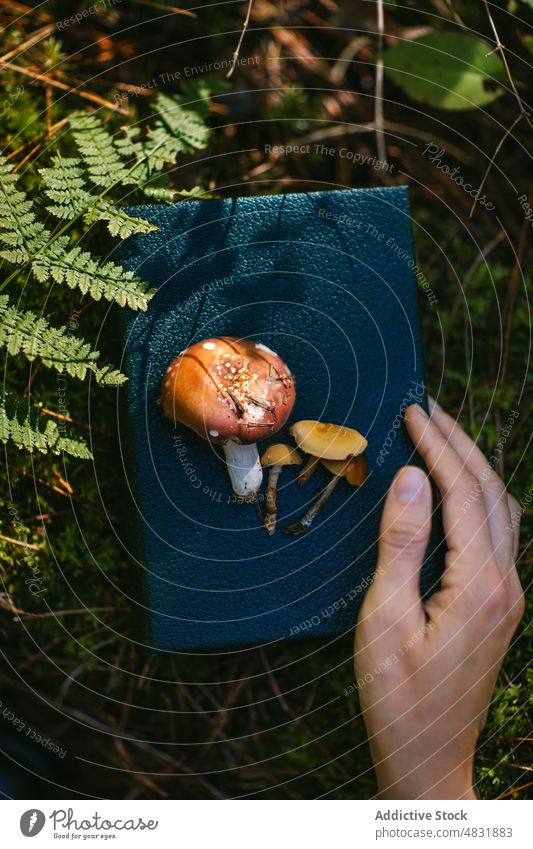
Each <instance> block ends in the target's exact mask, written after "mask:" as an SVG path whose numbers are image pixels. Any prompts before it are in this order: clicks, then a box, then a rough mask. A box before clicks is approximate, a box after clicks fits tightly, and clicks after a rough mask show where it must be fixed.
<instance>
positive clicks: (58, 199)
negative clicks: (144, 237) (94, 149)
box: [40, 156, 157, 239]
mask: <svg viewBox="0 0 533 849" xmlns="http://www.w3.org/2000/svg"><path fill="white" fill-rule="evenodd" d="M53 163H54V164H53V165H52V166H51V167H50V168H41V169H40V174H41V175H42V178H43V181H44V185H45V194H46V195H47V197H49V198H50V200H52V201H54V203H53V204H52V205H51V206H48V207H47V209H48V212H50V213H51V214H52V215H55V217H56V218H61V219H62V220H65V221H72V220H74V219H76V218H78V217H79V216H80V215H83V216H84V221H85V223H86V224H89V225H90V224H94V222H95V221H106V222H107V229H108V230H109V232H110V233H111V235H112V236H118V238H120V239H127V238H128V236H132V235H133V234H134V233H150V232H151V231H153V230H157V227H155V226H154V225H153V224H150V223H149V222H148V221H144V220H143V219H142V218H132V216H131V215H128V214H127V212H126V211H125V210H123V209H121V208H120V207H117V206H113V204H111V203H109V202H108V201H107V200H106V199H105V198H99V197H95V196H94V195H93V194H92V193H91V192H90V191H87V189H86V188H85V186H86V184H87V181H86V177H85V174H84V171H83V168H82V166H81V160H79V159H77V158H75V157H67V158H62V157H59V156H57V157H55V158H54V160H53Z"/></svg>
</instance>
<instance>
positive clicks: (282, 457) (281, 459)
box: [261, 443, 302, 466]
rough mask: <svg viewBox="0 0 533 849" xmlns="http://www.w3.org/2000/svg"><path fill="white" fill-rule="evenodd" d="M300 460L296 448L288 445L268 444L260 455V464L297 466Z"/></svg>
mask: <svg viewBox="0 0 533 849" xmlns="http://www.w3.org/2000/svg"><path fill="white" fill-rule="evenodd" d="M301 462H302V458H301V457H300V455H299V454H298V452H297V450H296V448H291V447H290V445H282V444H281V443H278V444H276V445H269V446H268V448H267V450H266V451H265V452H264V453H263V456H262V457H261V465H262V466H295V465H296V466H297V465H300V463H301Z"/></svg>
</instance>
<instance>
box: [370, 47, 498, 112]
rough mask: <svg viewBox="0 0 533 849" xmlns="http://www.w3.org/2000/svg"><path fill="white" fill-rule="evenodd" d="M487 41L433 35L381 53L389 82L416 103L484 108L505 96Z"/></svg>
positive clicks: (445, 107) (463, 108) (461, 108)
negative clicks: (393, 83)
mask: <svg viewBox="0 0 533 849" xmlns="http://www.w3.org/2000/svg"><path fill="white" fill-rule="evenodd" d="M491 50H492V47H491V45H490V44H488V43H487V42H485V41H481V40H480V39H478V38H474V37H473V36H470V35H466V34H465V33H461V32H432V33H429V34H428V35H423V36H421V37H420V38H417V39H415V40H414V41H406V42H403V43H401V44H398V46H397V47H392V48H391V49H390V50H387V51H386V52H385V54H384V68H385V73H386V75H387V77H388V78H389V79H390V80H392V81H393V82H395V83H396V84H397V85H399V86H400V87H401V88H403V90H404V91H405V92H407V94H408V95H409V96H410V97H412V98H413V100H416V101H417V102H418V103H423V104H425V105H428V106H436V107H438V108H439V109H450V110H466V109H474V108H475V107H478V106H485V105H486V104H487V103H491V102H492V101H493V100H495V99H496V98H497V97H500V95H501V94H503V91H504V89H503V88H501V87H499V86H498V85H497V83H498V82H503V81H504V80H505V79H506V77H505V69H504V66H503V63H502V61H501V59H500V57H499V56H498V54H496V53H492V52H491Z"/></svg>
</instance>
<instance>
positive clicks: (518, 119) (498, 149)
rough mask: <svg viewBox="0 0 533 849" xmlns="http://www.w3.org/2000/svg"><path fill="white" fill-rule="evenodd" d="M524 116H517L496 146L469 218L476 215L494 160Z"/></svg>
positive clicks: (521, 114)
mask: <svg viewBox="0 0 533 849" xmlns="http://www.w3.org/2000/svg"><path fill="white" fill-rule="evenodd" d="M524 114H525V113H524V112H521V113H520V115H517V116H516V118H515V119H514V121H513V123H512V124H511V126H510V127H509V128H508V129H507V130H506V131H505V133H504V134H503V136H502V137H501V139H500V141H499V142H498V144H497V145H496V150H495V151H494V153H493V154H492V156H491V158H490V162H489V164H488V165H487V170H486V171H485V173H484V175H483V179H482V181H481V183H480V184H479V189H478V190H477V192H476V196H475V198H474V203H473V204H472V209H471V210H470V214H469V216H468V217H469V218H472V215H473V214H474V209H475V208H476V204H477V199H478V197H479V196H480V194H481V192H482V190H483V186H484V185H485V182H486V180H487V177H488V176H489V171H490V169H491V168H492V166H493V165H494V160H495V159H496V157H497V156H498V154H499V152H500V150H501V149H502V146H503V143H504V142H505V140H506V138H507V136H510V135H511V133H512V132H513V130H514V128H515V127H516V125H517V124H518V122H519V121H521V120H522V118H523V117H524Z"/></svg>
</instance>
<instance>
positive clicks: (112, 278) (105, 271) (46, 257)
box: [31, 236, 153, 310]
mask: <svg viewBox="0 0 533 849" xmlns="http://www.w3.org/2000/svg"><path fill="white" fill-rule="evenodd" d="M68 242H69V240H68V236H60V237H59V238H58V239H56V240H55V241H54V242H51V243H50V244H49V245H47V246H46V249H45V250H43V251H41V253H40V254H39V255H38V256H37V257H36V258H35V259H34V260H33V262H32V264H31V265H32V270H33V272H34V274H35V276H36V277H37V279H38V280H40V281H42V282H44V281H46V280H47V279H48V278H49V277H51V278H52V280H55V282H56V283H61V284H63V283H64V284H66V285H67V286H69V287H70V288H71V289H79V290H80V292H82V293H83V294H84V295H85V294H89V295H90V296H91V297H92V298H94V300H95V301H99V300H100V299H101V298H104V299H105V300H107V301H116V303H117V304H119V306H121V307H125V306H128V307H130V308H131V309H134V310H146V308H147V306H148V301H149V299H150V298H151V296H152V293H153V290H149V289H148V286H147V284H146V283H145V282H144V281H143V280H141V279H140V278H139V277H136V276H135V274H134V273H133V272H132V271H125V270H124V269H123V268H122V266H120V265H117V264H116V263H114V262H104V263H102V262H100V260H99V259H98V258H95V257H93V256H92V254H90V253H89V252H88V251H83V250H82V249H81V248H80V247H79V246H76V247H74V248H69V246H68Z"/></svg>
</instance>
